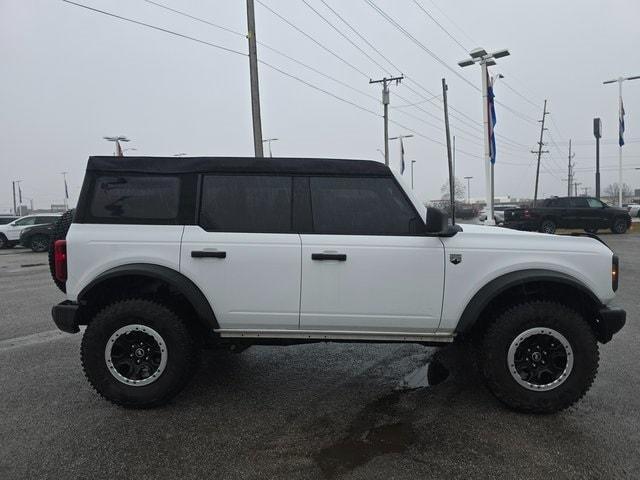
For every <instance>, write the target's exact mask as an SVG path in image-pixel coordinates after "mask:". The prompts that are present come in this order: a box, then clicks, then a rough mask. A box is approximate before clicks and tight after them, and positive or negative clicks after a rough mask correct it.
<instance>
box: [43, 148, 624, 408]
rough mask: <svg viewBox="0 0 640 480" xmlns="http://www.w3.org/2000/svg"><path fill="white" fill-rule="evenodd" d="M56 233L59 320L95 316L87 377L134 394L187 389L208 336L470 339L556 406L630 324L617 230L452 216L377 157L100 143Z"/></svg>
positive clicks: (73, 322) (70, 326)
mask: <svg viewBox="0 0 640 480" xmlns="http://www.w3.org/2000/svg"><path fill="white" fill-rule="evenodd" d="M69 225H70V228H69ZM67 228H68V232H67ZM65 234H66V240H65ZM55 235H56V238H59V239H58V240H57V241H55V248H54V249H53V253H52V259H51V262H52V269H53V273H54V275H55V280H56V282H57V283H58V285H59V286H60V287H61V288H63V289H65V290H66V294H67V300H66V301H65V302H63V303H62V304H60V305H57V306H55V307H54V308H53V319H54V321H55V323H56V324H57V326H58V327H59V328H60V329H61V330H63V331H65V332H71V333H75V332H78V331H79V328H78V327H79V325H87V328H86V330H85V332H84V336H83V340H82V348H81V352H82V365H83V368H84V371H85V373H86V376H87V378H88V380H89V382H90V383H91V384H92V385H93V387H94V388H95V389H96V390H97V391H98V392H99V393H100V394H101V395H102V396H104V397H105V398H107V399H108V400H110V401H112V402H114V403H116V404H119V405H123V406H128V407H149V406H155V405H159V404H162V403H164V402H166V401H168V400H169V399H170V398H172V397H173V396H175V395H176V394H177V393H178V392H179V391H180V390H181V389H182V388H183V387H184V386H185V384H186V383H187V381H188V379H189V378H190V376H191V374H192V373H193V371H194V366H195V364H196V362H197V358H198V351H199V349H200V348H201V347H204V346H210V345H217V346H229V347H232V348H234V347H235V348H239V349H242V348H245V347H246V346H248V345H252V344H263V345H264V344H268V345H290V344H294V343H309V342H318V341H354V342H414V343H420V344H424V345H445V344H447V343H450V342H454V341H460V340H463V339H472V340H475V344H476V345H477V346H478V351H479V353H480V355H479V359H478V361H479V368H480V369H481V371H482V374H483V375H484V377H485V378H486V380H487V384H488V386H489V388H490V389H491V391H492V392H493V393H494V394H495V395H496V396H497V397H498V398H499V399H500V400H502V401H503V402H504V403H506V404H507V405H509V406H510V407H512V408H515V409H518V410H521V411H529V412H553V411H557V410H560V409H562V408H565V407H567V406H569V405H571V404H573V403H574V402H576V401H577V400H578V399H579V398H580V397H582V395H584V393H585V392H586V391H587V390H588V388H589V387H590V385H591V383H592V381H593V379H594V377H595V375H596V371H597V368H598V346H597V342H598V341H600V342H602V343H604V342H607V341H609V340H610V339H611V337H612V335H613V334H614V333H616V332H617V331H619V330H620V329H621V328H622V327H623V325H624V323H625V312H624V311H623V310H620V309H616V308H613V307H608V306H607V305H608V304H609V303H610V302H611V300H612V299H613V298H614V295H615V290H616V289H617V283H618V262H617V257H616V256H615V255H614V254H613V253H612V252H611V250H610V249H609V248H608V247H607V246H606V245H605V244H603V243H602V242H600V241H598V240H596V239H594V238H589V237H575V236H573V237H569V236H551V235H544V234H538V233H526V232H518V231H512V230H506V229H502V228H498V227H493V228H492V227H485V226H477V225H464V226H463V227H460V226H453V227H451V226H447V222H446V218H445V217H444V215H443V214H442V213H441V212H440V211H439V210H436V209H431V208H430V209H428V210H425V208H424V207H423V206H422V204H421V202H420V201H418V200H417V199H416V198H414V197H413V195H412V192H411V190H410V189H407V188H406V187H405V186H404V185H403V183H402V180H401V178H400V177H399V176H396V175H395V174H394V173H392V171H391V170H389V169H388V168H387V167H385V166H384V165H383V164H380V163H377V162H372V161H358V160H321V159H275V158H274V159H255V158H181V159H180V161H179V162H178V161H176V160H175V158H147V157H138V158H135V157H134V158H122V157H92V158H90V160H89V164H88V167H87V173H86V176H85V180H84V185H83V187H82V192H81V195H80V200H79V203H78V208H77V210H76V212H75V217H74V219H73V222H72V223H71V220H70V215H65V217H64V218H63V220H62V221H61V222H60V224H59V225H57V227H56V233H55Z"/></svg>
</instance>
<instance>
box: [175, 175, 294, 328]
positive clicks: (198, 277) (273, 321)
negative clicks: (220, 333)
mask: <svg viewBox="0 0 640 480" xmlns="http://www.w3.org/2000/svg"><path fill="white" fill-rule="evenodd" d="M292 185H293V178H292V177H290V176H274V175H221V174H216V175H205V176H204V177H203V179H202V184H201V190H202V194H201V201H200V209H199V219H198V225H187V226H185V230H184V235H183V239H182V250H181V262H180V270H181V272H182V273H184V274H185V275H186V276H187V277H189V278H190V279H191V280H192V281H193V282H194V283H196V285H197V286H198V287H199V288H200V289H201V290H202V292H203V293H204V294H205V295H206V296H207V298H208V299H209V302H210V303H211V306H212V308H213V311H214V313H215V315H216V319H217V320H218V324H219V325H220V328H221V329H236V330H253V329H258V330H263V329H297V328H298V322H299V313H300V236H299V235H298V234H297V233H294V232H293V227H292V222H293V220H292V219H293V188H292Z"/></svg>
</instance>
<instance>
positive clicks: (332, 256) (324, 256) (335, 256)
mask: <svg viewBox="0 0 640 480" xmlns="http://www.w3.org/2000/svg"><path fill="white" fill-rule="evenodd" d="M311 260H338V261H339V262H346V261H347V255H346V254H344V253H312V254H311Z"/></svg>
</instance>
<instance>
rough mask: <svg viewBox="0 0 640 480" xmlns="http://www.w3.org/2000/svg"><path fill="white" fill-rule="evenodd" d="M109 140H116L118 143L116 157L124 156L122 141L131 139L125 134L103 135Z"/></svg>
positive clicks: (114, 154)
mask: <svg viewBox="0 0 640 480" xmlns="http://www.w3.org/2000/svg"><path fill="white" fill-rule="evenodd" d="M102 138H104V139H105V140H106V141H108V142H114V143H115V144H116V151H115V152H114V153H113V156H114V157H122V156H124V155H123V154H122V146H121V145H120V142H129V141H130V140H129V139H128V138H127V137H125V136H124V135H118V136H116V137H102Z"/></svg>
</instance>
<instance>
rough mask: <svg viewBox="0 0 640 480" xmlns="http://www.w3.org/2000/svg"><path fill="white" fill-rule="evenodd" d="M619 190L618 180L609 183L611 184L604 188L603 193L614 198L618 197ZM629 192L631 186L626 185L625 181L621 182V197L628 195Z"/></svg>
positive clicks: (629, 194)
mask: <svg viewBox="0 0 640 480" xmlns="http://www.w3.org/2000/svg"><path fill="white" fill-rule="evenodd" d="M619 190H620V185H619V184H618V182H615V183H611V184H609V185H607V187H606V188H605V189H604V194H605V195H606V196H607V197H609V198H613V199H616V198H618V192H619ZM631 194H632V192H631V187H630V186H629V185H627V184H626V183H623V184H622V198H625V197H630V196H631Z"/></svg>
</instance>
